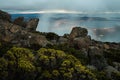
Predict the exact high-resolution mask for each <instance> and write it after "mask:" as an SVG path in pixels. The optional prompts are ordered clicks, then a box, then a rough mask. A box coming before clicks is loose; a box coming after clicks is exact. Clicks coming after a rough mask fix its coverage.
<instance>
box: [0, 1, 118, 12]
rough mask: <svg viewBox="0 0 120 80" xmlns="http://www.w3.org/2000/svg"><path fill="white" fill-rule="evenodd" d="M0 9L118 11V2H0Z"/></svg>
mask: <svg viewBox="0 0 120 80" xmlns="http://www.w3.org/2000/svg"><path fill="white" fill-rule="evenodd" d="M0 9H2V10H9V11H26V10H28V11H30V10H31V11H41V10H58V9H59V10H60V9H62V10H72V11H86V12H95V11H120V0H0Z"/></svg>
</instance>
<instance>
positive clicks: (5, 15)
mask: <svg viewBox="0 0 120 80" xmlns="http://www.w3.org/2000/svg"><path fill="white" fill-rule="evenodd" d="M0 19H2V20H6V21H11V16H10V15H9V14H8V13H6V12H3V11H1V10H0Z"/></svg>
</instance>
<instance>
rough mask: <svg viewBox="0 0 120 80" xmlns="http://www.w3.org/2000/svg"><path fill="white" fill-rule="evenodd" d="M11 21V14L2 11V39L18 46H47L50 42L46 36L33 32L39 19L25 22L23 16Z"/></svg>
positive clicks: (0, 20)
mask: <svg viewBox="0 0 120 80" xmlns="http://www.w3.org/2000/svg"><path fill="white" fill-rule="evenodd" d="M9 21H10V15H9V14H8V13H5V12H2V11H0V41H4V42H9V43H12V44H15V45H17V46H30V45H32V44H37V45H40V46H45V45H46V44H47V43H48V41H47V39H46V38H45V36H42V35H40V34H36V33H32V31H33V32H35V30H36V28H37V24H38V21H39V19H31V20H29V21H28V22H24V18H23V17H18V18H17V19H15V20H14V22H13V23H12V22H9ZM25 25H26V26H25Z"/></svg>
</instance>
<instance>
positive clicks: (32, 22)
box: [26, 19, 39, 31]
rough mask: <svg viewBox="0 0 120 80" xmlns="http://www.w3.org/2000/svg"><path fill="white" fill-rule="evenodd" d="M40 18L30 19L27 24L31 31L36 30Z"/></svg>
mask: <svg viewBox="0 0 120 80" xmlns="http://www.w3.org/2000/svg"><path fill="white" fill-rule="evenodd" d="M38 22H39V19H30V20H29V21H28V22H27V24H26V28H27V29H28V30H30V31H32V30H33V31H35V30H36V28H37V25H38Z"/></svg>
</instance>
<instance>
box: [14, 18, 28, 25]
mask: <svg viewBox="0 0 120 80" xmlns="http://www.w3.org/2000/svg"><path fill="white" fill-rule="evenodd" d="M13 23H14V24H17V25H19V26H23V27H25V26H26V23H25V22H24V17H18V18H16V19H15V20H14V22H13Z"/></svg>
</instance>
